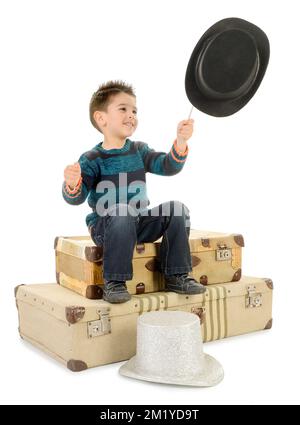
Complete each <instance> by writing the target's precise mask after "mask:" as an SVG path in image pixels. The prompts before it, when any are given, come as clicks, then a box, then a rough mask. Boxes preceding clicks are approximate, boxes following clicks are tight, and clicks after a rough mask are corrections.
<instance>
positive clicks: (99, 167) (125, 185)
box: [62, 139, 188, 227]
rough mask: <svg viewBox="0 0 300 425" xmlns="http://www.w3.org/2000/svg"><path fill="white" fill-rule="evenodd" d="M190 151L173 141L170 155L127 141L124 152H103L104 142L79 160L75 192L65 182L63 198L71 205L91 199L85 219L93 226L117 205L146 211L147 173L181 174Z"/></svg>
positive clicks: (115, 150)
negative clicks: (102, 213) (89, 211)
mask: <svg viewBox="0 0 300 425" xmlns="http://www.w3.org/2000/svg"><path fill="white" fill-rule="evenodd" d="M187 154H188V148H187V149H186V151H185V152H183V153H180V152H179V150H178V147H177V145H176V140H175V141H174V143H173V145H172V147H171V150H170V152H169V153H164V152H157V151H155V150H154V149H151V148H149V146H148V145H147V144H146V143H143V142H133V141H131V140H130V139H126V141H125V144H124V146H123V147H122V148H121V149H110V150H106V149H103V147H102V143H99V144H98V145H96V146H95V147H94V148H93V149H91V150H90V151H88V152H85V153H84V154H82V155H81V156H80V158H79V160H78V162H79V164H80V167H81V180H80V182H79V184H78V185H77V187H76V188H75V189H74V190H70V188H69V187H68V186H67V185H66V183H65V182H64V183H63V187H62V195H63V198H64V199H65V201H66V202H68V203H69V204H72V205H79V204H82V203H83V202H84V201H85V200H86V198H88V204H89V206H90V207H91V208H92V210H93V212H92V213H90V214H88V215H87V217H86V224H87V226H88V227H90V226H92V225H93V224H94V223H95V222H96V220H97V217H98V214H99V211H103V210H105V209H106V210H107V209H108V208H109V207H111V206H112V205H114V204H116V203H127V204H129V205H131V206H133V207H134V208H135V209H136V210H137V211H138V212H141V211H142V210H144V209H147V207H148V205H149V203H150V202H149V199H148V197H147V190H146V173H147V172H149V173H153V174H159V175H161V176H172V175H174V174H177V173H179V171H181V169H182V168H183V166H184V163H185V160H186V158H187Z"/></svg>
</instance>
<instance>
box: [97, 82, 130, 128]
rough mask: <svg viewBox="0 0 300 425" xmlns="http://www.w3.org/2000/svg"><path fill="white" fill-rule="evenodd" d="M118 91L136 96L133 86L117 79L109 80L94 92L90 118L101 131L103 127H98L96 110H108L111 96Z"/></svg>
mask: <svg viewBox="0 0 300 425" xmlns="http://www.w3.org/2000/svg"><path fill="white" fill-rule="evenodd" d="M118 93H127V94H129V95H130V96H133V97H136V96H135V93H134V89H133V87H132V86H130V85H128V84H126V83H125V82H124V81H121V80H115V81H107V82H106V83H104V84H101V86H99V88H98V90H97V91H96V92H95V93H94V94H93V96H92V98H91V101H90V120H91V123H92V124H93V126H94V127H95V128H96V129H97V130H99V131H100V132H101V133H102V131H101V129H100V128H99V127H98V125H97V123H96V121H95V120H94V117H93V115H94V112H95V111H104V112H107V107H108V105H109V103H110V101H111V98H112V97H113V96H115V95H116V94H118Z"/></svg>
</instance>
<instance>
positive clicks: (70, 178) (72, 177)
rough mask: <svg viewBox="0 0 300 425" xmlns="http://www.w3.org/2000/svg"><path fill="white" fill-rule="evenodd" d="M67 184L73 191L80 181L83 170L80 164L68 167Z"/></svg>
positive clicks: (65, 173)
mask: <svg viewBox="0 0 300 425" xmlns="http://www.w3.org/2000/svg"><path fill="white" fill-rule="evenodd" d="M64 176H65V182H66V184H67V185H68V186H69V187H70V188H71V189H73V188H74V187H75V186H76V185H77V183H78V182H79V180H80V177H81V168H80V165H79V162H75V163H74V164H73V165H68V166H67V167H66V168H65V171H64Z"/></svg>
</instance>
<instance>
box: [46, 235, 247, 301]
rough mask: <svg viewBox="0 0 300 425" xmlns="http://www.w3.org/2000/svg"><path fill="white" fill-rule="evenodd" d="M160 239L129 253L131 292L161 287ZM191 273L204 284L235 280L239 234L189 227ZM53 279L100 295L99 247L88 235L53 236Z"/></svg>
mask: <svg viewBox="0 0 300 425" xmlns="http://www.w3.org/2000/svg"><path fill="white" fill-rule="evenodd" d="M160 242H161V239H159V240H157V241H156V242H154V243H143V244H138V245H136V247H135V250H134V255H133V261H132V265H133V279H132V280H130V281H127V282H126V284H127V288H128V291H129V293H131V294H142V293H149V292H156V291H160V290H162V289H164V287H165V286H164V277H163V275H162V274H161V273H160V272H159V271H158V270H159V268H158V258H159V248H160ZM189 243H190V250H191V256H192V266H193V272H192V273H191V275H192V276H193V277H194V278H195V279H197V280H198V281H200V282H201V283H202V284H204V285H209V284H216V283H224V282H236V281H238V280H239V279H240V278H241V273H242V269H241V267H242V247H243V246H244V239H243V237H242V236H241V235H237V234H225V233H217V232H204V231H200V230H193V229H192V230H191V233H190V238H189ZM54 247H55V255H56V280H57V282H58V283H60V284H61V285H62V286H65V287H66V288H69V289H72V290H73V291H75V292H77V293H79V294H80V295H83V296H85V297H87V298H91V299H98V298H102V287H101V286H103V276H102V271H103V267H102V266H103V263H102V254H103V250H102V247H98V246H95V244H94V242H93V241H92V239H91V238H90V236H77V237H76V236H74V237H57V238H56V239H55V244H54Z"/></svg>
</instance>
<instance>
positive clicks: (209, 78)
mask: <svg viewBox="0 0 300 425" xmlns="http://www.w3.org/2000/svg"><path fill="white" fill-rule="evenodd" d="M258 65H259V56H258V50H257V46H256V43H255V40H254V38H253V37H252V36H251V35H250V34H249V33H248V32H247V31H244V30H240V29H229V30H225V31H223V32H221V33H218V34H216V35H215V36H214V37H212V38H210V39H208V40H207V41H206V43H204V45H203V48H202V51H201V52H200V54H199V58H198V62H197V65H196V68H195V72H196V75H195V78H196V83H197V85H198V87H199V88H200V89H201V90H203V92H204V94H205V95H206V96H207V97H211V98H215V99H230V98H234V97H238V96H240V95H241V94H245V92H246V91H247V90H249V88H250V87H251V85H252V84H253V82H254V81H255V76H256V74H257V70H258Z"/></svg>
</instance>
